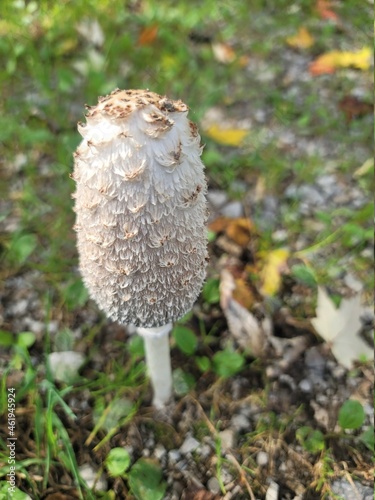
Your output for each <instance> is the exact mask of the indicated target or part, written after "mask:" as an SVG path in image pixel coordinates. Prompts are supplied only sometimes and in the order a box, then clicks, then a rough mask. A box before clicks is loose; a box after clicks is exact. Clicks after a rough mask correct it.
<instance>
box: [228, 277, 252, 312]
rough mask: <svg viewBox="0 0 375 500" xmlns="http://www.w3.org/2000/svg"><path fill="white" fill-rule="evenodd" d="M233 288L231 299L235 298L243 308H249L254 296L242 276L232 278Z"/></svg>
mask: <svg viewBox="0 0 375 500" xmlns="http://www.w3.org/2000/svg"><path fill="white" fill-rule="evenodd" d="M234 283H235V289H234V290H233V299H234V300H236V301H237V302H238V303H239V304H240V305H241V306H242V307H244V308H245V309H250V307H251V306H252V305H253V304H254V301H255V298H254V294H253V292H252V291H251V289H250V287H249V285H248V284H247V283H246V281H245V280H244V279H243V278H237V279H235V280H234Z"/></svg>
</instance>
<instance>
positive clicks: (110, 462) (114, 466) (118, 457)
mask: <svg viewBox="0 0 375 500" xmlns="http://www.w3.org/2000/svg"><path fill="white" fill-rule="evenodd" d="M130 461H131V460H130V455H129V452H128V451H127V450H125V449H124V448H113V449H112V450H111V451H110V452H109V453H108V455H107V458H106V460H105V465H106V467H107V469H108V472H109V474H110V475H111V476H113V477H118V476H121V475H122V474H124V472H126V471H127V470H128V469H129V467H130Z"/></svg>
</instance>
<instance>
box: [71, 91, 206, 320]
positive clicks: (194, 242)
mask: <svg viewBox="0 0 375 500" xmlns="http://www.w3.org/2000/svg"><path fill="white" fill-rule="evenodd" d="M187 111H188V108H187V106H186V105H185V104H184V103H183V102H182V101H173V100H169V99H167V98H166V97H163V96H160V95H158V94H155V93H154V92H149V91H148V90H118V89H117V90H115V91H113V92H112V93H111V94H110V95H108V96H106V97H100V98H99V102H98V104H97V105H96V106H93V107H88V113H87V115H86V124H83V123H79V124H78V130H79V132H80V133H81V135H82V136H83V140H82V142H81V144H80V145H79V147H78V148H77V151H76V152H75V153H74V173H73V175H72V177H73V179H74V180H75V181H76V192H75V194H74V195H73V197H74V198H75V208H74V210H75V212H76V224H75V230H76V232H77V246H78V252H79V263H80V271H81V274H82V277H83V280H84V283H85V285H86V287H87V288H88V290H89V293H90V296H91V297H92V298H93V299H94V300H95V301H96V302H97V304H98V306H99V307H100V308H101V309H102V310H103V311H104V312H105V313H106V314H107V315H108V316H109V317H110V318H111V319H113V320H115V321H119V322H121V323H125V324H134V325H136V326H140V327H144V328H150V327H156V326H162V325H165V324H167V323H170V322H173V321H176V320H177V319H179V318H180V317H182V316H183V315H184V314H185V313H186V312H187V311H189V310H190V309H191V308H192V305H193V303H194V302H195V300H196V298H197V296H198V295H199V293H200V290H201V287H202V283H203V281H204V279H205V275H206V264H207V260H208V256H207V235H206V227H205V222H206V217H207V209H206V198H205V194H206V188H207V186H206V180H205V176H204V172H203V169H204V166H203V164H202V161H201V159H200V155H201V152H202V147H201V146H200V136H199V134H198V131H197V127H196V126H195V125H194V124H193V123H192V122H190V121H189V120H188V118H187Z"/></svg>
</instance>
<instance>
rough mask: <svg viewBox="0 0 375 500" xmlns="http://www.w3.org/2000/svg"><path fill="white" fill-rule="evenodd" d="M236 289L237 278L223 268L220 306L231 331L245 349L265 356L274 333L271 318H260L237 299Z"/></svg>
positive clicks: (255, 354) (256, 354)
mask: <svg viewBox="0 0 375 500" xmlns="http://www.w3.org/2000/svg"><path fill="white" fill-rule="evenodd" d="M235 290H236V280H235V279H234V278H233V276H232V274H231V272H230V271H229V270H228V269H223V271H222V272H221V276H220V306H221V308H222V310H223V312H224V315H225V317H226V320H227V323H228V328H229V331H230V333H231V334H232V335H233V337H234V338H235V339H236V341H237V342H238V344H239V345H240V346H241V347H242V348H243V349H249V350H250V351H251V352H252V354H253V355H254V356H260V357H262V356H265V354H266V352H267V347H268V342H269V337H270V336H271V334H272V323H271V320H270V319H269V318H268V317H267V316H265V317H264V318H263V319H262V320H258V319H257V318H256V317H255V316H254V314H252V313H251V312H250V311H248V310H247V309H246V308H245V307H243V306H242V305H241V304H240V303H239V302H237V300H235V298H234V292H235Z"/></svg>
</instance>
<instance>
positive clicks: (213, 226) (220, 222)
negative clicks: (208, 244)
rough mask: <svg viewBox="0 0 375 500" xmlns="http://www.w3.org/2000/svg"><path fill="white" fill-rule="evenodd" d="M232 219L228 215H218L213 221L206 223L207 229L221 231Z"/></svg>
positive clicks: (215, 231)
mask: <svg viewBox="0 0 375 500" xmlns="http://www.w3.org/2000/svg"><path fill="white" fill-rule="evenodd" d="M231 220H232V219H231V218H230V217H224V216H222V217H218V218H217V219H215V220H214V221H212V222H210V224H209V225H208V229H209V230H210V231H213V232H214V233H223V232H224V231H225V230H226V228H227V227H228V225H229V223H230V221H231Z"/></svg>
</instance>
